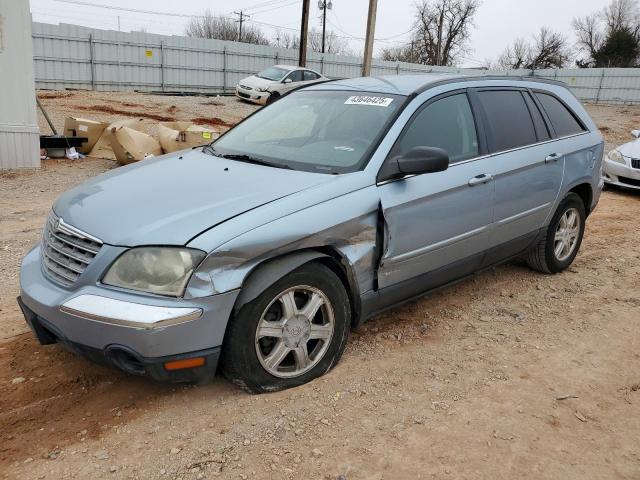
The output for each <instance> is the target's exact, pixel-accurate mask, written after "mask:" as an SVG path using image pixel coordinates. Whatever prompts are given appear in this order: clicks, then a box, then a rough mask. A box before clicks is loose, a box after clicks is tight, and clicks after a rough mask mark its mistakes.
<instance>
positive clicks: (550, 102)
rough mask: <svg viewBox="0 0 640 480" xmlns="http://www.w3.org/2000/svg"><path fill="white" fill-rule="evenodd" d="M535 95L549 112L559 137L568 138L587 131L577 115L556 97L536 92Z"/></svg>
mask: <svg viewBox="0 0 640 480" xmlns="http://www.w3.org/2000/svg"><path fill="white" fill-rule="evenodd" d="M535 95H536V97H537V98H538V100H540V103H541V104H542V108H544V110H545V112H547V115H548V116H549V120H551V125H553V129H554V130H555V131H556V135H557V136H558V137H566V136H567V135H575V134H577V133H581V132H584V131H585V129H584V127H583V126H582V125H581V124H580V122H579V121H578V120H577V119H576V117H575V115H574V114H573V113H572V112H571V111H570V110H569V109H568V108H567V107H566V106H565V105H564V104H563V103H562V102H561V101H560V100H558V99H557V98H556V97H554V96H553V95H549V94H548V93H542V92H536V94H535Z"/></svg>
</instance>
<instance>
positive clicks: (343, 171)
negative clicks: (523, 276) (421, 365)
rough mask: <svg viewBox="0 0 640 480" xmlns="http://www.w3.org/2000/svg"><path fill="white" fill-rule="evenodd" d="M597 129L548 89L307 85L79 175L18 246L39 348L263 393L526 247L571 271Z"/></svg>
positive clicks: (464, 84)
mask: <svg viewBox="0 0 640 480" xmlns="http://www.w3.org/2000/svg"><path fill="white" fill-rule="evenodd" d="M602 155H603V141H602V137H601V136H600V133H599V132H598V129H597V127H596V126H595V124H594V123H593V121H592V120H591V118H589V116H588V114H587V113H586V111H585V110H584V108H583V107H582V105H581V104H580V102H579V101H578V100H577V99H576V98H575V97H574V96H573V95H572V94H571V93H570V92H569V91H568V90H567V88H566V87H565V86H564V85H563V84H560V83H556V82H549V81H541V80H536V79H531V78H522V79H518V78H513V77H505V78H499V77H471V76H469V77H467V76H459V75H419V76H389V77H382V78H356V79H351V80H341V81H333V82H327V83H323V84H319V85H314V86H311V87H307V88H303V89H301V90H298V91H296V92H293V93H291V94H289V95H287V96H286V97H283V98H282V99H281V100H279V101H278V102H275V103H273V104H272V105H270V106H268V107H266V108H263V109H261V110H259V111H257V112H256V113H254V114H253V115H251V116H249V117H248V118H247V119H245V120H244V121H243V122H241V123H240V124H238V125H237V126H236V127H234V128H233V129H231V130H229V131H228V132H227V133H226V134H224V135H223V136H222V137H220V138H219V139H217V140H216V141H215V142H213V143H212V144H211V145H208V146H206V147H203V148H197V149H193V150H190V151H184V152H178V153H175V154H170V155H165V156H163V157H157V158H152V159H147V160H145V161H142V162H138V163H135V164H132V165H128V166H126V167H122V168H118V169H117V170H112V171H110V172H108V173H105V174H103V175H101V176H99V177H96V178H93V179H91V180H89V181H87V182H86V183H84V184H82V185H80V186H78V187H76V188H74V189H72V190H70V191H68V192H66V193H65V194H63V195H62V196H61V197H60V198H59V199H58V200H57V201H56V202H55V204H54V205H53V209H52V211H51V213H50V215H49V218H48V220H47V222H46V225H45V228H44V234H43V238H42V242H41V243H40V244H39V245H37V246H36V247H35V248H33V249H32V250H31V251H30V252H29V253H28V254H27V255H26V257H25V258H24V260H23V263H22V268H21V273H20V287H21V293H20V298H19V303H20V306H21V307H22V310H23V312H24V315H25V318H26V320H27V322H28V323H29V325H30V326H31V328H32V330H33V331H34V332H35V335H36V336H37V337H38V339H39V340H40V342H41V343H43V344H48V343H54V342H59V343H61V344H63V345H66V346H67V347H68V348H70V349H71V350H73V351H74V352H77V353H78V354H80V355H83V356H85V357H87V358H90V359H92V360H95V361H99V362H103V363H107V364H109V365H112V366H115V367H117V368H120V369H121V370H124V371H125V372H129V373H132V374H137V375H148V376H151V377H153V378H155V379H158V380H167V381H203V380H207V379H210V378H211V377H212V376H213V375H214V373H215V372H216V369H217V367H218V365H220V369H221V371H222V372H223V373H224V374H225V375H226V376H227V377H228V378H229V379H231V380H232V381H233V382H234V383H236V384H237V385H240V386H241V387H243V388H245V389H247V390H249V391H252V392H267V391H274V390H279V389H283V388H288V387H292V386H296V385H300V384H302V383H305V382H308V381H310V380H312V379H313V378H316V377H318V376H320V375H322V374H324V373H325V372H327V371H328V370H329V369H331V368H332V367H333V366H334V365H335V364H336V363H337V362H338V360H339V358H340V356H341V354H342V352H343V350H344V348H345V345H346V342H347V338H348V335H349V331H350V329H351V328H353V327H356V326H358V325H360V324H361V323H362V322H364V321H365V320H366V319H368V318H371V317H372V316H374V315H376V314H378V313H380V312H382V311H384V310H386V309H388V308H391V307H393V306H395V305H399V304H401V303H403V302H406V301H409V300H412V299H414V298H417V297H420V296H421V295H424V294H426V293H428V292H429V291H432V290H434V289H435V288H439V287H442V286H444V285H447V284H450V283H453V282H455V281H458V280H459V279H461V278H464V277H466V276H468V275H471V274H474V273H476V272H478V271H481V270H483V269H486V268H488V267H491V266H493V265H496V264H499V263H501V262H505V261H508V260H510V259H513V258H518V257H523V258H525V259H526V261H527V262H528V264H529V265H530V266H531V267H532V268H533V269H535V270H538V271H540V272H544V273H557V272H561V271H563V270H564V269H566V268H567V267H568V266H569V265H570V264H571V263H572V262H573V260H574V258H575V256H576V255H577V253H578V250H579V248H580V243H581V241H582V236H583V233H584V227H585V221H586V219H587V217H588V215H589V214H590V213H591V212H592V211H593V209H594V208H595V206H596V204H597V203H598V199H599V195H600V191H601V187H602V184H601V178H600V169H601V162H602Z"/></svg>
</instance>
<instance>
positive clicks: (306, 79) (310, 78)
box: [301, 70, 321, 85]
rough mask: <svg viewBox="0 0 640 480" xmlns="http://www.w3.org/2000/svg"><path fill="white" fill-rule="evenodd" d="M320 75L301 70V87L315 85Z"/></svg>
mask: <svg viewBox="0 0 640 480" xmlns="http://www.w3.org/2000/svg"><path fill="white" fill-rule="evenodd" d="M320 78H321V77H320V75H319V74H317V73H316V72H313V71H311V70H303V71H302V84H301V85H311V84H312V83H316V82H317V81H318V80H320Z"/></svg>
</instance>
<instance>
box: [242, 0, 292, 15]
mask: <svg viewBox="0 0 640 480" xmlns="http://www.w3.org/2000/svg"><path fill="white" fill-rule="evenodd" d="M287 1H290V0H287ZM298 3H300V0H295V1H293V2H291V3H285V4H284V5H278V6H276V7H271V8H267V9H265V10H258V11H257V12H254V11H252V12H251V15H258V14H260V13H265V12H271V11H272V10H279V9H281V8H285V7H289V6H291V5H296V4H298Z"/></svg>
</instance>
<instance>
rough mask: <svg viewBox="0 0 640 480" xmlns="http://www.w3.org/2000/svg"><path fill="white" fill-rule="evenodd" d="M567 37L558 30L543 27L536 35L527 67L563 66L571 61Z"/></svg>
mask: <svg viewBox="0 0 640 480" xmlns="http://www.w3.org/2000/svg"><path fill="white" fill-rule="evenodd" d="M569 56H570V51H569V48H568V46H567V39H566V38H565V36H564V35H562V34H561V33H558V32H552V31H551V30H549V29H548V28H547V27H542V28H541V29H540V31H539V32H538V34H537V35H536V36H535V37H534V45H533V47H532V49H531V53H530V58H529V62H528V65H527V67H526V68H530V69H540V68H562V67H563V66H565V65H566V64H567V63H568V61H569Z"/></svg>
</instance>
